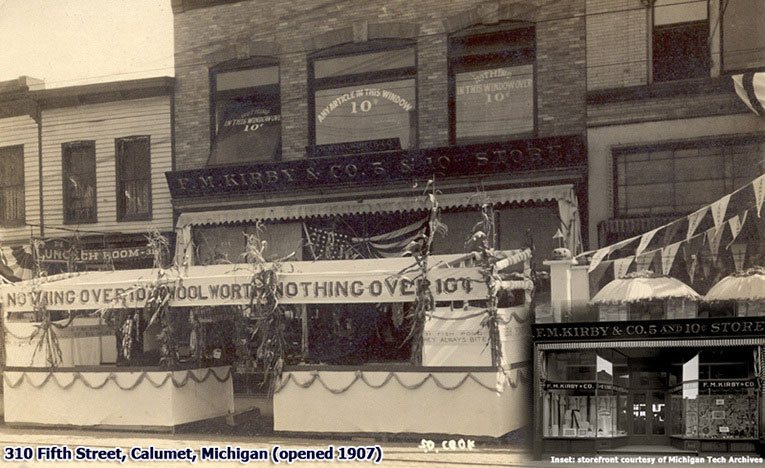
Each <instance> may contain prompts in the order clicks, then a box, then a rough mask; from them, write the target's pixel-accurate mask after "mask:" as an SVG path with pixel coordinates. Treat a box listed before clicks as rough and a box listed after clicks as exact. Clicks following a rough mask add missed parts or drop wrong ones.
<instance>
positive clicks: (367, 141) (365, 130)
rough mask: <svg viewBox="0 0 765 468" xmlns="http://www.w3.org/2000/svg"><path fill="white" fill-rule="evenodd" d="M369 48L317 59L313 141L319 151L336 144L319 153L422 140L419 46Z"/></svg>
mask: <svg viewBox="0 0 765 468" xmlns="http://www.w3.org/2000/svg"><path fill="white" fill-rule="evenodd" d="M383 46H387V47H386V48H384V49H383ZM391 46H392V47H391ZM364 47H365V48H364V50H358V49H356V50H354V48H353V47H352V48H346V49H344V50H343V51H342V52H343V55H338V53H337V51H334V50H333V51H330V52H331V53H330V52H322V53H320V54H317V55H315V56H314V57H312V59H311V67H310V71H309V73H310V74H311V77H310V80H311V83H312V92H313V96H312V97H313V99H312V102H313V106H312V113H313V119H312V121H313V126H312V131H313V135H312V136H313V138H312V141H313V144H314V146H315V149H317V150H318V149H321V148H322V147H325V148H326V147H327V146H326V145H329V147H330V148H331V149H332V151H328V152H326V153H324V152H320V153H319V154H327V153H328V154H333V153H334V154H338V153H344V152H347V153H359V152H367V151H375V150H379V149H397V148H403V149H407V148H414V147H416V145H417V102H416V93H415V74H416V70H415V49H414V47H413V46H411V45H409V44H406V43H399V42H398V41H395V43H394V42H393V41H385V42H383V43H380V44H377V43H375V42H374V41H370V43H367V44H364ZM370 47H373V48H374V50H372V51H370Z"/></svg>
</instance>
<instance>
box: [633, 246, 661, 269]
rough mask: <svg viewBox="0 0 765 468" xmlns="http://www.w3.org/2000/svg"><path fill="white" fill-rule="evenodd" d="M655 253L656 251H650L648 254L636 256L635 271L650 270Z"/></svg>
mask: <svg viewBox="0 0 765 468" xmlns="http://www.w3.org/2000/svg"><path fill="white" fill-rule="evenodd" d="M657 252H658V250H651V251H650V252H646V253H644V254H642V255H640V256H637V255H636V256H635V264H636V265H637V271H645V270H650V269H651V264H652V263H653V260H654V258H655V257H656V253H657Z"/></svg>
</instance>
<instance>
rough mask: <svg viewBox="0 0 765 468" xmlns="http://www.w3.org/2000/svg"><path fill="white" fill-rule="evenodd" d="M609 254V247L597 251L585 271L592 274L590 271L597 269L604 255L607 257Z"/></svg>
mask: <svg viewBox="0 0 765 468" xmlns="http://www.w3.org/2000/svg"><path fill="white" fill-rule="evenodd" d="M609 253H611V248H609V247H605V248H602V249H600V250H598V251H597V252H595V254H594V255H593V256H592V260H591V261H590V267H589V268H588V269H587V271H588V272H590V273H592V271H593V270H595V268H597V267H598V265H599V264H600V262H601V261H602V260H603V259H604V258H606V255H608V254H609Z"/></svg>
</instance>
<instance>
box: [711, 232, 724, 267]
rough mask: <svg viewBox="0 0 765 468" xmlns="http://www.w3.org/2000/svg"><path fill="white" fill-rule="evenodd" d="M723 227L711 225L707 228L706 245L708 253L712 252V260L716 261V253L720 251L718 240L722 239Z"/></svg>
mask: <svg viewBox="0 0 765 468" xmlns="http://www.w3.org/2000/svg"><path fill="white" fill-rule="evenodd" d="M722 234H723V227H722V226H719V227H713V228H709V229H707V245H708V246H709V253H710V254H712V262H716V261H717V255H718V253H719V251H720V240H721V239H722Z"/></svg>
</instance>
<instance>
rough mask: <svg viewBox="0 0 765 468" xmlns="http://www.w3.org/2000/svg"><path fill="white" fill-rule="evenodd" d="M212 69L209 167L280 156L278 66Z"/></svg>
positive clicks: (249, 64) (259, 62)
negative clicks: (211, 139) (211, 137)
mask: <svg viewBox="0 0 765 468" xmlns="http://www.w3.org/2000/svg"><path fill="white" fill-rule="evenodd" d="M239 65H240V66H239V67H238V68H225V69H220V70H213V72H212V73H211V77H210V78H211V83H212V100H213V105H212V106H211V109H212V114H213V115H212V117H211V119H212V134H213V147H212V152H211V153H210V158H209V160H208V162H207V164H208V165H210V166H215V165H223V164H242V163H247V162H252V161H272V160H275V159H279V158H280V157H281V101H280V97H279V67H278V66H277V65H276V64H275V63H274V62H273V61H272V60H257V61H249V62H247V63H245V64H239Z"/></svg>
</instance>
